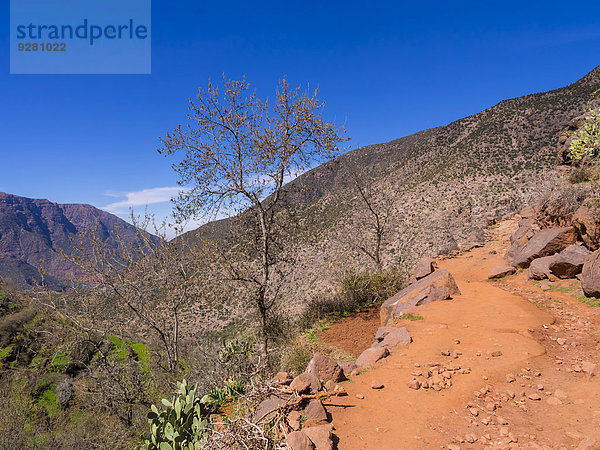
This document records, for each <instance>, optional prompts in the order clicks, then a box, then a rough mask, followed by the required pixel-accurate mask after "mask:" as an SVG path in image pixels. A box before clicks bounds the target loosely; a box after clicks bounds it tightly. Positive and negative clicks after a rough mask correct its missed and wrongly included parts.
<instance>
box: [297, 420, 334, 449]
mask: <svg viewBox="0 0 600 450" xmlns="http://www.w3.org/2000/svg"><path fill="white" fill-rule="evenodd" d="M303 431H304V434H306V436H307V437H308V438H309V439H310V440H311V442H312V443H313V444H314V445H315V447H316V449H317V450H333V434H332V433H331V428H330V427H328V426H317V427H309V428H306V429H304V430H303Z"/></svg>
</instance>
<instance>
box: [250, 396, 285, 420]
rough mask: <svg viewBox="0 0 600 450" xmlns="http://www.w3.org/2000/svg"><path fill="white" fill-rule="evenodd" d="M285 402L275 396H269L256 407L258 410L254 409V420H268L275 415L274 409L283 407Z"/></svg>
mask: <svg viewBox="0 0 600 450" xmlns="http://www.w3.org/2000/svg"><path fill="white" fill-rule="evenodd" d="M285 402H286V401H285V399H283V398H281V397H278V396H276V395H271V396H270V397H269V398H267V399H265V400H263V401H262V402H261V403H260V405H258V408H256V412H255V413H254V417H255V419H256V420H264V419H266V420H269V419H270V418H271V417H273V416H274V415H275V414H276V412H277V411H276V408H279V407H280V406H283V405H285ZM273 410H275V411H273Z"/></svg>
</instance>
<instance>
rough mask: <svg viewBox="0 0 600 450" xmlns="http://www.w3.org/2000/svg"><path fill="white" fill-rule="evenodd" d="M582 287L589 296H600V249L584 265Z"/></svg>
mask: <svg viewBox="0 0 600 450" xmlns="http://www.w3.org/2000/svg"><path fill="white" fill-rule="evenodd" d="M581 288H582V289H583V292H584V293H585V295H587V296H588V297H596V298H600V250H596V251H595V252H594V253H593V254H592V255H591V256H590V257H589V258H588V260H587V261H586V263H585V264H584V265H583V271H582V272H581Z"/></svg>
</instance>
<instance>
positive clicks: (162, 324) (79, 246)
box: [43, 218, 204, 371]
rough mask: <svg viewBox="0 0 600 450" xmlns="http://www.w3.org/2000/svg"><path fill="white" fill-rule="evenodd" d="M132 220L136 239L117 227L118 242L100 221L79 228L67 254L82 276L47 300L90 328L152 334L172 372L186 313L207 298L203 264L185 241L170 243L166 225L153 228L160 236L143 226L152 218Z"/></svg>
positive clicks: (83, 327)
mask: <svg viewBox="0 0 600 450" xmlns="http://www.w3.org/2000/svg"><path fill="white" fill-rule="evenodd" d="M134 224H135V225H136V230H137V231H136V237H135V239H134V240H133V241H128V240H126V239H125V238H124V237H123V234H122V233H121V232H120V230H119V229H115V232H114V236H115V237H114V239H115V240H116V242H117V244H118V245H116V246H115V245H114V244H111V243H109V242H108V241H107V240H105V239H102V238H101V237H100V233H99V230H98V225H97V224H96V226H93V227H91V228H90V229H89V230H87V231H86V232H84V233H80V235H79V236H78V238H77V239H76V240H74V245H73V251H72V252H71V253H70V254H69V255H67V254H65V253H64V252H63V256H64V258H66V259H67V260H68V261H69V262H71V263H72V264H74V265H75V266H77V267H78V268H79V269H80V270H81V272H82V273H83V274H85V275H84V278H83V279H80V280H78V281H73V282H72V284H71V287H70V289H68V290H66V291H64V292H54V291H52V290H49V289H47V290H45V297H44V298H45V299H44V301H43V303H44V305H45V306H47V307H49V308H50V309H52V310H53V311H55V312H56V313H58V314H60V315H62V316H64V317H65V318H68V319H69V320H70V321H71V322H72V323H73V324H75V325H76V326H77V327H78V328H79V329H81V330H83V331H86V332H91V333H97V334H98V333H99V334H101V335H105V334H107V333H112V334H117V335H118V334H121V332H124V333H126V334H129V335H131V334H132V333H133V334H137V335H138V336H143V337H150V338H151V337H154V338H155V339H157V340H158V342H159V343H160V345H161V347H162V350H163V352H162V353H163V355H164V357H165V359H166V364H164V365H163V366H164V368H165V369H167V370H170V371H172V370H174V369H175V368H176V367H177V364H178V362H179V357H180V335H181V319H182V314H183V313H184V312H185V309H186V308H189V307H190V306H191V305H193V304H194V303H197V302H199V301H200V300H201V299H203V298H204V297H203V285H202V283H203V277H202V276H201V273H202V271H201V267H203V266H201V265H200V264H199V263H198V260H197V258H195V253H194V249H193V248H191V247H189V245H187V242H186V241H180V242H177V244H174V243H167V242H166V241H165V240H164V237H165V236H164V227H161V228H158V227H155V230H154V231H155V232H156V234H157V235H159V236H158V238H157V237H156V236H153V235H151V234H149V233H147V232H146V231H145V229H146V228H147V226H148V224H149V218H146V219H145V220H144V221H143V222H142V223H135V220H134ZM132 330H137V332H132Z"/></svg>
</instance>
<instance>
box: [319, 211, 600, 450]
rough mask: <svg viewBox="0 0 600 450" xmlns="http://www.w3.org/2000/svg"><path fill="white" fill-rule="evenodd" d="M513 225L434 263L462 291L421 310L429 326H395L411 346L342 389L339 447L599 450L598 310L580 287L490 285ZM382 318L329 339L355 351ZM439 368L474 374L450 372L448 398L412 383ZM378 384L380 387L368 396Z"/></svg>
mask: <svg viewBox="0 0 600 450" xmlns="http://www.w3.org/2000/svg"><path fill="white" fill-rule="evenodd" d="M515 227H516V222H515V221H507V222H503V223H502V224H500V225H499V226H498V227H496V229H494V230H493V232H494V238H493V240H492V241H491V242H490V243H489V244H487V245H486V246H485V247H483V248H479V249H474V250H472V251H470V252H468V253H466V254H463V255H461V256H459V257H457V258H453V259H448V260H443V261H439V266H440V267H441V268H445V269H448V270H449V271H450V272H451V273H452V274H453V275H454V277H455V279H456V281H457V283H458V285H459V288H460V290H461V292H462V295H460V296H456V298H454V299H453V300H450V301H441V302H434V303H430V304H428V305H425V306H422V307H419V308H417V310H416V311H414V313H415V314H418V315H420V316H423V318H424V320H420V321H414V322H406V323H401V324H399V326H406V327H407V328H408V329H409V331H410V333H411V335H412V337H413V340H414V341H413V343H412V344H410V345H408V346H406V347H396V348H394V349H391V355H390V356H389V357H388V358H386V359H384V360H381V361H380V362H378V363H377V364H376V365H375V366H374V367H373V368H372V369H371V370H369V371H366V372H364V373H362V374H360V375H355V376H352V380H351V381H349V382H344V383H343V386H344V387H345V389H346V390H347V391H348V394H349V395H348V396H347V397H339V398H336V399H330V400H329V401H328V402H327V404H326V407H327V409H328V411H329V412H330V413H331V414H332V419H333V425H334V428H335V430H334V433H335V434H336V436H337V437H338V438H339V444H338V448H340V449H429V448H447V449H451V450H453V449H465V448H532V449H535V448H538V449H539V448H541V449H569V448H580V449H586V448H589V449H595V448H600V373H598V371H599V369H596V372H597V374H596V376H590V375H589V374H588V373H585V372H584V370H583V369H584V367H586V368H587V367H589V365H590V364H597V365H598V367H599V368H600V364H599V359H600V358H599V356H600V355H599V353H600V352H599V350H600V308H593V307H590V306H588V305H586V304H583V303H582V302H580V301H579V300H578V299H577V298H576V297H575V296H574V294H578V292H577V290H578V287H579V285H578V282H577V281H574V280H568V281H562V282H559V283H553V286H552V288H551V289H550V290H548V291H543V290H542V289H541V288H540V287H539V284H536V283H533V282H531V281H528V280H527V276H526V272H521V273H518V274H516V275H514V276H511V277H508V278H506V279H504V280H500V281H488V280H487V274H488V273H489V271H490V270H491V269H492V268H493V267H495V266H497V265H500V264H502V263H503V254H504V250H505V248H506V247H508V236H509V235H510V233H511V232H512V231H513V230H514V229H515ZM569 289H571V291H570V292H563V291H568V290H569ZM376 319H377V316H376V314H374V313H372V314H371V315H367V317H362V318H358V317H353V318H348V319H345V320H344V321H341V322H339V323H338V324H336V325H334V326H333V327H332V328H331V329H329V330H327V332H325V333H323V335H322V339H323V340H324V341H325V342H327V343H329V344H335V343H337V344H338V345H340V346H341V345H344V346H345V347H343V348H345V349H346V350H347V351H351V353H353V354H357V353H360V350H362V349H364V348H367V347H369V346H370V344H371V343H372V341H373V336H374V332H375V330H376V328H377V326H378V325H379V324H378V323H377V322H378V321H377V320H376ZM348 330H352V333H351V334H349V335H348V336H346V332H347V331H348ZM352 346H355V347H356V348H355V349H353V348H352ZM448 351H450V353H451V354H453V356H454V357H449V356H444V355H445V354H447V352H448ZM437 363H439V364H443V365H446V366H448V365H453V366H455V367H460V368H462V369H467V370H466V372H469V373H458V372H454V375H453V377H452V385H451V386H450V387H448V388H446V389H443V390H441V391H434V390H432V389H427V390H425V389H419V390H414V389H410V388H409V387H408V386H407V383H408V382H409V381H411V380H412V379H413V377H415V376H417V375H415V374H419V372H420V371H422V370H424V369H427V368H428V367H431V365H433V364H437ZM374 381H377V382H379V383H382V384H383V385H384V388H383V389H380V390H373V389H372V388H371V384H372V383H373V382H374Z"/></svg>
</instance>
